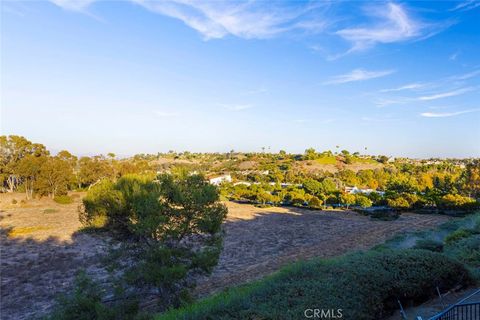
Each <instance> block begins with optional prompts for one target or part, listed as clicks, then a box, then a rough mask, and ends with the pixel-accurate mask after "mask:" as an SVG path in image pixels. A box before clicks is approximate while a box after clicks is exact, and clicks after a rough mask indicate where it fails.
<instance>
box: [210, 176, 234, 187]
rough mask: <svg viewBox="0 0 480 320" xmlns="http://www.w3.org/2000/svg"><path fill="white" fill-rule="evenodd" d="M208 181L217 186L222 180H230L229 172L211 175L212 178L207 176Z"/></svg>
mask: <svg viewBox="0 0 480 320" xmlns="http://www.w3.org/2000/svg"><path fill="white" fill-rule="evenodd" d="M208 181H209V182H210V183H211V184H213V185H215V186H218V185H220V184H221V183H222V182H232V176H231V175H229V174H224V175H222V176H217V177H212V178H209V179H208Z"/></svg>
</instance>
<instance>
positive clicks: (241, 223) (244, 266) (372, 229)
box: [196, 202, 448, 296]
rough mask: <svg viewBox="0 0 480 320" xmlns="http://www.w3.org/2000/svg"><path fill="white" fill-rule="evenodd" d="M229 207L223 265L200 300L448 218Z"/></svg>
mask: <svg viewBox="0 0 480 320" xmlns="http://www.w3.org/2000/svg"><path fill="white" fill-rule="evenodd" d="M228 208H229V214H228V218H227V222H225V231H226V237H225V240H224V249H223V251H222V254H221V256H220V261H219V264H218V265H217V267H216V268H215V270H214V271H213V273H212V275H211V276H210V277H208V278H204V279H201V280H200V281H199V283H198V286H197V290H196V294H197V295H198V296H204V295H207V294H211V293H213V292H218V291H221V290H222V289H224V288H226V287H229V286H232V285H238V284H242V283H245V282H248V281H251V280H254V279H258V278H261V277H262V276H265V275H267V274H270V273H272V272H273V271H275V270H278V269H279V268H280V267H282V266H283V265H285V264H287V263H289V262H292V261H297V260H301V259H308V258H312V257H331V256H336V255H340V254H343V253H346V252H348V251H354V250H363V249H368V248H370V247H372V246H374V245H376V244H379V243H382V242H384V241H385V240H387V239H388V238H391V237H393V236H394V235H395V234H397V233H400V232H404V231H412V230H420V229H428V228H433V227H435V226H437V225H439V224H441V223H443V222H445V221H447V219H448V218H447V217H445V216H440V215H419V214H412V213H405V214H402V215H401V217H400V218H399V219H397V220H395V221H374V220H371V219H369V218H368V217H365V216H362V215H359V214H357V213H354V212H352V211H317V210H306V209H299V208H298V209H297V208H286V207H284V208H276V207H272V208H256V207H254V206H252V205H247V204H236V203H232V202H230V203H228Z"/></svg>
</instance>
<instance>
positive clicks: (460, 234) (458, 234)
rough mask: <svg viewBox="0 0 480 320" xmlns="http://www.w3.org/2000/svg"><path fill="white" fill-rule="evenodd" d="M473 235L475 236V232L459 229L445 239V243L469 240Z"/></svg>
mask: <svg viewBox="0 0 480 320" xmlns="http://www.w3.org/2000/svg"><path fill="white" fill-rule="evenodd" d="M472 234H474V232H473V230H470V229H458V230H456V231H454V232H452V233H450V234H449V235H448V236H447V237H446V238H445V243H446V244H450V243H453V242H455V241H458V240H460V239H463V238H468V237H470V236H471V235H472Z"/></svg>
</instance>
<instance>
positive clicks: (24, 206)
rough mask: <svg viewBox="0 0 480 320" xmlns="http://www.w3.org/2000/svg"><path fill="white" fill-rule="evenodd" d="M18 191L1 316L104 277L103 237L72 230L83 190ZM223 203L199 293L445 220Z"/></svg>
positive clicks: (35, 309) (6, 203)
mask: <svg viewBox="0 0 480 320" xmlns="http://www.w3.org/2000/svg"><path fill="white" fill-rule="evenodd" d="M22 196H23V195H21V194H15V195H5V194H0V211H1V213H0V216H1V220H0V227H1V230H2V233H1V237H2V239H1V241H2V250H1V256H0V258H1V264H0V267H1V275H2V277H1V310H0V312H1V317H2V319H32V318H35V317H38V316H41V315H44V314H45V313H47V312H48V311H49V310H50V309H51V307H52V305H53V302H54V297H55V295H56V294H58V293H59V292H64V291H68V290H69V289H71V287H72V284H73V280H74V278H75V275H76V274H77V272H78V271H79V270H81V269H86V270H87V272H88V273H89V274H90V275H92V276H93V277H95V278H96V279H100V280H101V281H104V280H105V277H106V272H105V271H104V270H103V269H102V265H101V262H100V261H101V257H102V255H104V253H105V251H106V249H107V241H108V239H105V238H101V237H98V236H93V235H89V234H85V233H78V232H77V230H78V228H80V227H81V224H80V222H79V221H78V211H77V207H78V205H79V203H80V197H81V194H80V195H77V196H76V197H75V201H74V203H72V204H69V205H60V204H56V203H55V202H53V201H52V200H51V199H41V200H31V201H27V202H26V203H20V201H19V200H21V199H23V198H22ZM13 198H15V199H16V200H17V203H16V204H12V203H11V201H12V199H13ZM227 205H228V207H229V214H228V218H227V221H226V222H225V225H224V228H225V231H226V237H225V242H224V249H223V252H222V254H221V257H220V261H219V265H218V266H217V267H216V268H215V270H214V272H213V274H212V275H211V276H210V277H204V278H202V279H200V281H199V283H198V287H197V290H196V294H197V295H199V296H203V295H207V294H210V293H213V292H217V291H219V290H222V289H224V288H226V287H228V286H232V285H237V284H241V283H245V282H248V281H251V280H253V279H258V278H260V277H262V276H264V275H267V274H269V273H271V272H273V271H275V270H278V269H279V268H280V267H281V266H283V265H285V264H287V263H289V262H291V261H296V260H299V259H305V258H311V257H315V256H321V257H327V256H334V255H338V254H342V253H345V252H347V251H350V250H357V249H366V248H369V247H371V246H373V245H375V244H377V243H381V242H383V241H384V240H386V239H387V238H390V237H392V236H393V235H394V234H395V233H397V232H401V231H407V230H408V231H411V230H416V229H425V228H431V227H434V226H436V225H438V224H440V223H442V222H444V221H446V220H447V218H446V217H444V216H438V215H418V214H404V215H402V216H401V217H400V218H399V219H398V220H396V221H390V222H386V221H372V220H370V219H369V218H367V217H364V216H360V215H358V214H356V213H353V212H348V211H312V210H304V209H295V208H266V209H265V208H264V209H261V208H256V207H254V206H251V205H244V204H242V205H240V204H236V203H228V204H227Z"/></svg>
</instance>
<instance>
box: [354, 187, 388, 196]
mask: <svg viewBox="0 0 480 320" xmlns="http://www.w3.org/2000/svg"><path fill="white" fill-rule="evenodd" d="M345 192H346V193H350V194H358V193H361V194H367V195H368V194H370V193H372V192H375V193H378V194H379V195H381V196H383V195H384V194H385V192H383V191H377V190H375V189H360V188H357V187H345Z"/></svg>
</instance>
